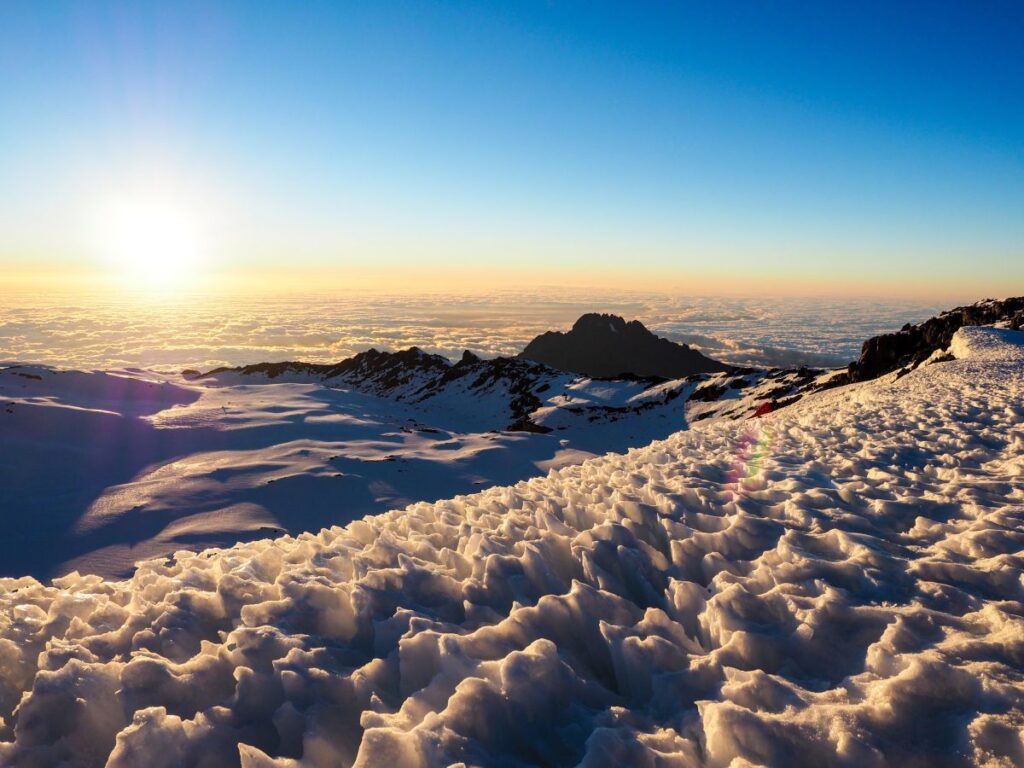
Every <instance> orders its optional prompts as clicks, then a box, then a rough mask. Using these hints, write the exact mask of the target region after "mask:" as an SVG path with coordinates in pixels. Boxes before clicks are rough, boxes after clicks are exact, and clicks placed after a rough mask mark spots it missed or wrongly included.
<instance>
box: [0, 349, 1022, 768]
mask: <svg viewBox="0 0 1024 768" xmlns="http://www.w3.org/2000/svg"><path fill="white" fill-rule="evenodd" d="M1022 338H1024V334H1019V333H1014V332H1010V331H997V330H991V329H964V330H962V331H959V332H958V333H957V335H956V337H955V338H954V343H953V349H954V351H955V353H956V354H957V356H958V357H962V358H964V359H958V360H953V361H949V362H941V363H934V364H929V365H923V366H921V367H919V368H918V369H916V370H914V371H912V372H910V373H908V374H906V375H903V376H898V377H897V376H896V375H891V376H888V377H885V378H884V379H882V380H880V381H878V382H869V383H866V384H860V385H853V386H851V387H845V388H841V389H834V390H830V391H826V392H822V393H819V394H816V395H811V396H808V397H806V398H805V399H804V400H803V401H802V402H801V403H799V404H797V405H796V406H794V407H791V408H787V409H786V410H784V411H781V412H779V413H776V414H772V415H770V416H767V417H764V418H762V419H757V420H752V421H745V422H733V421H725V420H722V421H715V422H710V423H708V424H706V425H705V426H703V427H702V428H701V429H698V430H691V431H686V432H680V433H677V434H675V435H673V436H672V437H670V438H669V439H667V440H664V441H660V442H656V443H653V444H651V445H650V446H647V447H645V448H641V449H635V450H631V451H630V452H629V453H627V454H624V455H608V456H605V457H602V458H599V459H594V460H591V461H588V462H586V463H584V464H581V465H577V466H573V467H568V468H565V469H562V470H559V471H555V472H551V473H549V474H548V475H547V476H545V477H539V478H535V479H533V480H530V481H526V482H521V483H518V484H516V485H514V486H511V487H503V488H492V489H490V490H487V491H484V492H482V493H479V494H475V495H470V496H460V497H456V498H454V499H451V500H447V501H440V502H437V503H433V504H428V503H419V504H414V505H412V506H410V507H408V508H407V509H405V510H400V511H393V512H389V513H385V514H382V515H377V516H371V517H367V518H365V519H363V520H360V521H356V522H353V523H351V524H349V525H347V526H346V527H344V528H331V529H326V530H323V531H321V532H320V533H317V534H303V535H300V536H298V537H295V538H292V537H284V538H280V539H276V540H266V541H259V542H250V543H245V544H240V545H238V546H235V547H233V548H231V549H226V550H209V551H206V552H202V553H192V552H179V553H177V554H176V555H175V556H174V557H171V558H168V559H166V560H160V561H150V562H147V563H144V564H142V565H141V566H140V568H139V569H138V571H137V572H136V574H135V575H134V577H133V578H132V579H131V580H129V581H125V582H107V581H103V580H101V579H99V578H98V577H78V576H77V575H70V576H67V577H65V578H63V579H58V580H56V581H55V582H54V583H53V584H52V585H43V584H40V583H38V582H36V581H34V580H32V579H28V578H23V579H5V580H2V581H0V638H2V639H0V670H2V675H0V716H2V717H3V719H4V721H3V726H2V729H0V739H2V740H3V741H4V743H2V744H0V763H2V764H3V765H10V766H49V765H67V766H101V765H106V766H108V767H109V768H123V767H124V766H138V765H146V766H148V767H149V768H162V767H163V766H210V767H212V766H225V765H239V764H240V765H242V766H246V767H247V768H270V767H272V766H273V767H276V768H297V766H316V767H317V768H319V767H320V766H324V767H325V768H326V766H338V765H359V766H370V765H389V766H395V768H404V767H405V766H426V765H447V764H452V763H459V762H462V763H465V764H472V765H505V766H517V765H570V764H582V765H587V766H602V765H627V764H628V765H645V766H656V765H657V766H695V765H709V766H734V767H735V768H739V767H740V766H749V765H815V766H821V765H848V766H875V765H877V766H882V765H890V764H895V763H902V764H906V765H910V766H915V765H920V766H924V765H970V764H976V765H1016V764H1021V763H1022V762H1024V742H1022V726H1024V580H1022V567H1024V558H1022V557H1021V554H1020V553H1021V550H1022V547H1024V429H1022V427H1021V424H1022V422H1024V405H1022V400H1021V395H1022V394H1024V364H1022V362H1021V360H1022V358H1021V354H1020V348H1019V345H1020V344H1021V343H1022Z"/></svg>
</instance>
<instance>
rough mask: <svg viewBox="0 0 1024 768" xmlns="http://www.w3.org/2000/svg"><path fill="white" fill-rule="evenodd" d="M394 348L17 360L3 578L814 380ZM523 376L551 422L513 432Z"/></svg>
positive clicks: (329, 506)
mask: <svg viewBox="0 0 1024 768" xmlns="http://www.w3.org/2000/svg"><path fill="white" fill-rule="evenodd" d="M384 357H385V358H386V359H385V360H384V362H381V360H379V359H377V360H376V361H366V360H364V362H365V363H366V364H365V365H361V366H358V367H356V368H354V369H351V370H349V369H346V371H347V372H346V373H344V374H336V373H332V375H326V374H325V373H324V372H322V371H318V370H316V369H311V368H310V367H309V366H306V365H301V364H292V365H286V366H271V367H270V368H267V367H263V366H256V367H255V369H254V370H251V371H249V372H243V371H239V370H225V371H220V372H217V373H215V374H211V375H207V376H202V377H196V376H190V377H189V378H188V379H186V378H184V377H182V376H180V375H176V374H174V375H172V374H159V373H154V372H151V371H143V370H139V369H131V370H122V371H115V372H104V371H66V370H58V369H53V368H49V367H47V366H24V365H22V366H12V367H8V368H0V437H2V439H0V494H2V496H0V501H2V507H3V509H4V510H15V509H17V510H19V513H18V514H14V513H13V512H8V513H7V515H6V520H5V528H4V531H5V535H4V536H3V537H0V576H20V575H25V574H28V575H32V576H36V577H37V578H49V577H53V576H59V575H62V574H64V573H67V572H69V571H72V570H78V571H80V572H82V573H96V574H99V575H102V576H106V577H118V578H122V577H125V576H128V575H130V574H131V572H132V570H133V568H134V564H135V563H136V562H137V561H139V560H143V559H148V558H151V557H159V556H164V555H168V554H171V553H173V552H174V551H176V550H178V549H181V548H190V549H205V548H207V547H212V546H229V545H231V544H234V543H235V542H237V541H242V540H249V539H253V538H262V537H265V536H267V535H268V534H272V535H276V534H279V533H292V534H297V533H300V532H303V531H309V530H313V531H316V530H319V529H320V528H322V527H324V526H328V525H340V524H344V523H347V522H349V521H351V520H354V519H358V518H360V517H363V516H364V515H367V514H371V513H374V512H383V511H386V510H389V509H394V508H397V507H402V506H406V505H407V504H411V503H413V502H416V501H435V500H437V499H443V498H449V497H451V496H454V495H457V494H460V493H468V492H472V491H476V490H480V489H481V488H483V487H488V486H492V485H508V484H510V483H514V482H516V481H518V480H522V479H526V478H529V477H533V476H536V475H539V474H543V473H546V472H547V471H548V470H550V469H553V468H558V467H562V466H566V465H569V464H576V463H579V462H581V461H584V460H585V459H588V458H591V457H593V456H595V455H601V454H603V453H607V452H609V451H616V452H622V451H625V450H627V449H628V448H630V447H636V446H640V445H646V444H647V443H650V442H651V441H652V440H655V439H661V438H664V437H667V436H668V435H670V434H672V433H673V432H675V431H677V430H679V429H683V428H685V427H686V426H687V425H688V424H690V423H692V422H696V421H701V420H705V419H709V418H715V417H718V416H724V417H727V418H746V417H748V416H749V415H751V414H752V413H754V412H755V411H756V410H757V408H758V407H760V406H761V405H763V403H764V402H765V400H766V399H770V398H778V397H782V398H784V399H789V395H788V393H790V392H791V390H793V388H794V387H799V386H801V385H804V384H807V383H808V381H810V380H808V379H807V378H806V377H804V376H802V374H801V372H799V371H789V372H786V371H776V372H773V373H769V372H763V371H761V372H752V373H747V374H743V375H739V376H738V375H735V374H716V375H713V376H708V377H701V378H697V379H680V380H676V381H668V382H661V383H658V382H653V381H633V380H616V381H597V380H592V379H587V378H580V377H576V376H573V375H570V374H565V373H560V372H557V371H553V370H551V369H548V368H545V367H544V366H538V365H537V364H534V363H526V362H523V361H516V360H511V361H509V360H505V361H502V360H498V361H493V362H486V363H483V362H480V363H478V364H470V365H468V367H467V366H465V365H463V366H462V367H459V366H453V365H452V364H451V363H450V362H449V361H447V360H444V359H443V358H440V357H435V358H433V359H430V358H429V357H428V356H425V355H423V354H422V353H401V354H400V355H396V356H384ZM399 358H401V359H399ZM329 373H330V372H329ZM453 373H454V374H459V375H452V374H453ZM524 389H525V390H528V391H529V393H532V395H533V396H534V397H535V398H536V399H535V400H532V401H531V402H530V405H527V406H524V407H525V408H526V409H527V410H529V408H531V407H534V405H535V404H536V403H539V407H535V408H534V410H533V411H530V413H529V419H530V421H531V422H532V424H534V425H536V428H537V429H539V430H541V431H543V430H550V433H548V434H537V433H527V432H522V431H519V432H509V431H504V430H505V428H506V427H509V426H511V425H512V422H513V421H514V420H515V418H516V416H517V415H519V416H521V415H522V414H521V413H518V412H516V410H515V408H513V403H514V402H515V401H516V398H518V397H521V396H522V391H523V390H524ZM691 396H692V399H691ZM499 430H501V431H499Z"/></svg>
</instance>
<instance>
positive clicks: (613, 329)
mask: <svg viewBox="0 0 1024 768" xmlns="http://www.w3.org/2000/svg"><path fill="white" fill-rule="evenodd" d="M520 357H524V358H527V359H529V360H536V361H537V362H541V363H544V364H546V365H550V366H551V367H553V368H557V369H559V370H562V371H569V372H571V373H579V374H583V375H585V376H596V377H612V376H622V375H624V374H626V375H633V376H660V377H663V378H665V379H679V378H682V377H684V376H690V375H692V374H695V373H717V372H721V371H727V370H730V367H729V366H727V365H725V364H724V363H720V362H718V361H717V360H712V359H711V358H709V357H706V356H705V355H702V354H701V353H700V352H698V351H697V350H695V349H692V348H691V347H689V346H687V345H686V344H677V343H675V342H673V341H669V340H668V339H663V338H661V337H659V336H655V335H654V334H653V333H651V332H650V331H649V330H647V328H645V327H644V325H643V323H641V322H640V321H639V320H632V321H630V322H628V323H627V322H626V321H625V320H623V319H622V318H621V317H619V316H617V315H603V314H586V315H583V316H582V317H581V318H580V319H579V320H577V321H576V323H575V324H574V325H573V327H572V330H571V331H569V332H568V333H562V332H561V331H548V332H547V333H543V334H541V335H540V336H538V337H537V338H535V339H534V340H533V341H531V342H530V343H529V344H527V346H526V349H524V350H523V351H522V352H521V353H520Z"/></svg>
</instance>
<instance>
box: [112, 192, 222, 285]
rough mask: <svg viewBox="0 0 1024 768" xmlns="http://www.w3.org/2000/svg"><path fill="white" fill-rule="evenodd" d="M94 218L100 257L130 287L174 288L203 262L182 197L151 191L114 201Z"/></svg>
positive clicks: (193, 275)
mask: <svg viewBox="0 0 1024 768" xmlns="http://www.w3.org/2000/svg"><path fill="white" fill-rule="evenodd" d="M97 218H98V221H97V225H98V226H97V231H98V238H97V240H98V243H97V246H98V251H99V253H100V255H101V257H102V258H103V260H104V261H105V262H106V263H107V266H108V267H109V268H110V269H111V270H113V271H114V272H115V273H116V275H117V276H118V277H120V278H122V279H123V280H124V281H125V282H127V283H128V284H129V285H131V286H133V287H137V288H146V289H159V290H166V289H175V288H179V287H181V286H183V285H185V284H187V283H190V282H192V281H194V280H195V279H196V278H197V277H198V275H199V272H200V271H201V269H202V267H203V266H204V263H203V262H204V253H203V238H202V235H201V232H200V229H201V228H200V226H199V219H198V217H197V216H196V215H195V213H194V212H192V211H190V210H189V208H188V206H187V205H185V204H184V203H182V202H179V201H174V200H167V199H162V198H160V197H156V196H154V197H145V198H141V199H131V200H116V201H113V202H110V203H108V204H107V205H106V206H104V207H103V209H102V210H101V211H100V213H99V215H98V217H97Z"/></svg>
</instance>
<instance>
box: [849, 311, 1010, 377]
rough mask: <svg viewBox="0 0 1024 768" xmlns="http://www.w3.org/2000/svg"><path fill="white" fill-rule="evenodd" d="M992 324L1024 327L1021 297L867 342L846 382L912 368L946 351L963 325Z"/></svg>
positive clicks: (947, 315) (954, 313)
mask: <svg viewBox="0 0 1024 768" xmlns="http://www.w3.org/2000/svg"><path fill="white" fill-rule="evenodd" d="M994 323H1001V324H1004V325H1005V326H1006V327H1008V328H1021V327H1022V326H1024V296H1018V297H1016V298H1011V299H1004V300H1003V301H996V300H994V299H988V300H986V301H979V302H978V303H977V304H971V305H969V306H966V307H957V308H956V309H951V310H949V311H947V312H943V313H942V314H941V315H938V316H937V317H933V318H931V319H930V320H925V321H924V322H923V323H918V324H917V325H910V324H907V325H905V326H903V328H901V329H900V330H899V331H896V332H895V333H885V334H882V335H881V336H875V337H874V338H871V339H868V340H867V341H865V342H864V345H863V346H862V347H861V352H860V358H859V359H858V360H857V361H856V362H854V363H850V368H849V378H848V379H846V381H849V382H855V381H868V380H869V379H875V378H878V377H879V376H884V375H885V374H887V373H892V372H893V371H899V370H902V369H908V370H909V369H912V368H915V367H916V366H918V365H920V364H921V363H922V362H924V361H925V360H926V359H927V358H928V357H929V356H931V354H932V353H933V352H936V351H938V350H942V349H946V348H947V347H948V346H949V343H950V342H951V341H952V339H953V334H954V333H956V332H957V331H958V330H959V329H960V328H963V327H964V326H965V325H992V324H994ZM844 383H845V382H844Z"/></svg>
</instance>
